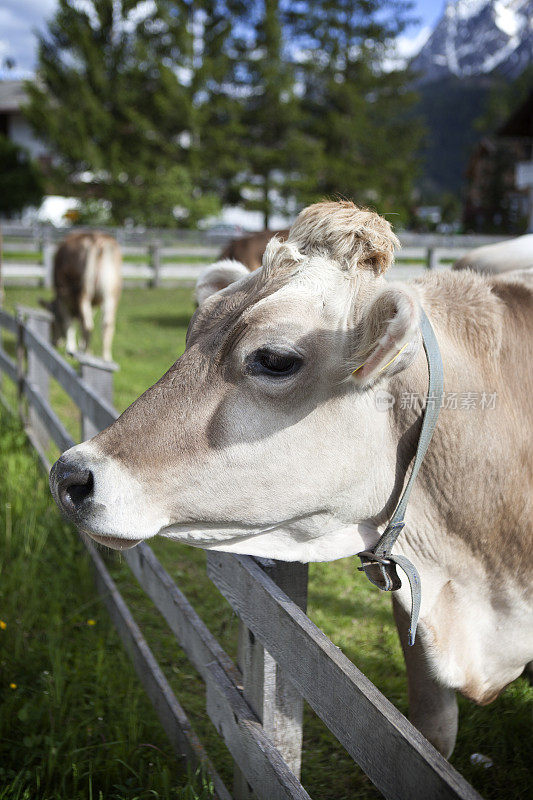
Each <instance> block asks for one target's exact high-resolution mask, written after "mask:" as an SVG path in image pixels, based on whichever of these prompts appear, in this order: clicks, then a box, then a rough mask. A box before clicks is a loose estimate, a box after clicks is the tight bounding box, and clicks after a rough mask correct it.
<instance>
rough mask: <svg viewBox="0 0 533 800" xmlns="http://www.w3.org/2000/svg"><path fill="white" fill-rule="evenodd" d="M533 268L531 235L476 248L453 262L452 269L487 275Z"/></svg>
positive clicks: (532, 234)
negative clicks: (468, 270) (470, 270)
mask: <svg viewBox="0 0 533 800" xmlns="http://www.w3.org/2000/svg"><path fill="white" fill-rule="evenodd" d="M532 267H533V233H528V234H526V235H525V236H518V237H517V238H516V239H508V240H507V241H504V242H496V244H487V245H485V246H484V247H476V248H475V249H474V250H471V251H470V252H469V253H467V254H466V255H465V256H463V257H462V258H460V259H459V260H458V261H456V262H455V264H454V265H453V267H452V269H473V270H474V271H475V272H484V273H485V274H487V275H497V274H498V273H500V272H512V271H513V270H516V269H531V268H532Z"/></svg>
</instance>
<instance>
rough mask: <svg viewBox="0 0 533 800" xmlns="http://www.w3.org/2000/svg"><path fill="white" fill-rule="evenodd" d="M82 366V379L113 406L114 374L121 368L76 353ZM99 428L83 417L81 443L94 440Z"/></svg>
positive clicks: (88, 355) (111, 362)
mask: <svg viewBox="0 0 533 800" xmlns="http://www.w3.org/2000/svg"><path fill="white" fill-rule="evenodd" d="M75 358H77V360H78V363H79V365H80V375H81V377H82V379H83V380H84V381H85V382H86V383H88V384H89V386H90V387H91V388H92V389H94V390H95V392H96V393H97V394H98V396H99V397H101V398H102V399H103V400H106V401H107V402H108V403H109V404H110V405H113V373H115V372H116V371H117V370H118V369H119V366H118V364H115V363H114V362H113V361H103V360H102V359H101V358H96V356H93V355H90V354H89V353H76V354H75ZM99 432H100V430H99V428H98V427H97V426H96V425H95V424H94V422H93V421H92V420H91V419H89V417H87V416H86V415H85V414H83V413H82V415H81V441H82V442H84V441H85V440H86V439H92V437H93V436H96V434H97V433H99Z"/></svg>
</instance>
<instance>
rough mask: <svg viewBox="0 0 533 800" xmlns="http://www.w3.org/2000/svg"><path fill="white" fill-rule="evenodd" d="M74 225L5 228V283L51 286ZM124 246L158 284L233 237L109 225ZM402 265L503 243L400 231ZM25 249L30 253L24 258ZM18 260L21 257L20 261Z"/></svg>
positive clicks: (129, 262) (429, 263) (194, 268)
mask: <svg viewBox="0 0 533 800" xmlns="http://www.w3.org/2000/svg"><path fill="white" fill-rule="evenodd" d="M69 230H72V229H56V228H42V227H41V228H38V227H35V228H29V229H28V228H26V229H24V228H21V227H20V226H7V225H5V224H4V226H3V236H4V246H3V251H4V263H3V268H2V272H3V277H4V281H5V283H6V284H16V283H20V282H22V283H38V284H39V285H42V286H46V287H50V286H51V285H52V264H53V254H54V252H55V248H56V246H57V243H58V241H59V240H60V239H61V238H62V237H63V236H64V235H66V234H67V233H68V232H69ZM108 230H109V232H110V233H112V234H113V235H114V236H115V237H116V238H117V240H118V241H119V243H120V244H121V247H122V253H123V257H124V265H123V276H124V279H125V280H126V282H128V281H134V282H137V283H138V282H139V281H141V282H144V283H146V284H147V285H148V286H151V287H156V286H159V285H161V283H162V282H168V281H178V282H181V281H187V282H189V281H194V280H195V279H196V277H197V276H198V273H199V272H200V270H201V269H202V267H203V266H204V264H206V263H209V262H210V261H214V260H216V259H217V257H218V255H219V254H220V251H221V247H222V245H223V244H225V243H226V242H227V241H228V237H223V236H218V237H210V236H209V234H208V233H206V232H203V231H177V232H176V231H158V230H154V231H144V232H135V231H128V230H127V229H123V228H118V229H117V228H111V229H108ZM400 241H401V244H402V249H401V250H400V252H399V254H398V257H397V259H396V263H397V265H398V266H413V265H417V266H419V267H422V268H423V267H426V268H428V269H439V268H441V267H443V266H445V265H448V264H449V263H450V262H451V261H455V260H457V259H458V258H461V257H462V256H463V255H465V254H466V253H467V252H468V251H469V250H471V249H472V248H473V247H479V246H480V245H484V244H491V243H493V242H496V241H501V237H497V236H479V235H459V234H450V235H444V234H416V233H401V234H400ZM21 250H22V251H23V254H24V256H25V258H24V260H22V259H21V257H20V253H21ZM17 259H18V260H17Z"/></svg>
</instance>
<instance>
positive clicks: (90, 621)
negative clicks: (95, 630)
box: [87, 619, 96, 625]
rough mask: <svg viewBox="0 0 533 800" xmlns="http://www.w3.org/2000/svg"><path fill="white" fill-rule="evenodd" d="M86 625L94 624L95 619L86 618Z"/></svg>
mask: <svg viewBox="0 0 533 800" xmlns="http://www.w3.org/2000/svg"><path fill="white" fill-rule="evenodd" d="M87 625H96V620H95V619H88V620H87Z"/></svg>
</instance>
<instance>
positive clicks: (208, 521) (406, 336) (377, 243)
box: [50, 202, 533, 755]
mask: <svg viewBox="0 0 533 800" xmlns="http://www.w3.org/2000/svg"><path fill="white" fill-rule="evenodd" d="M396 244H397V239H396V237H395V236H394V234H393V233H392V231H391V229H390V225H389V223H388V222H386V221H385V220H384V219H382V218H381V217H379V216H378V215H377V214H374V213H372V212H370V211H365V210H361V209H359V208H357V207H356V206H354V205H353V204H351V203H348V202H341V203H320V204H317V205H314V206H311V207H309V208H307V209H306V210H305V211H303V212H302V213H301V214H300V216H299V217H298V218H297V220H296V222H295V223H294V225H293V227H292V229H291V232H290V236H289V239H288V241H287V242H285V243H282V242H280V241H278V240H276V239H273V240H271V242H270V243H269V245H268V247H267V250H266V253H265V256H264V261H263V267H262V269H260V270H257V271H256V272H254V273H252V274H250V275H248V276H246V277H243V278H242V279H241V280H239V281H238V282H237V283H234V284H233V285H231V286H228V287H227V288H226V289H224V290H222V291H220V292H217V293H216V294H214V295H212V296H211V297H210V298H209V299H208V300H206V301H205V303H204V304H203V305H202V306H200V308H199V309H198V311H197V312H196V314H195V316H194V317H193V319H192V321H191V325H190V328H189V332H188V337H187V347H186V350H185V352H184V354H183V355H182V356H181V358H179V359H178V361H176V363H175V364H174V366H173V367H171V369H170V370H169V371H168V372H167V373H166V374H165V375H164V376H163V377H162V378H161V379H160V380H159V381H158V382H157V383H156V384H155V385H154V386H153V387H152V388H151V389H149V390H148V391H147V392H145V393H144V394H143V395H142V396H141V397H140V398H139V399H138V400H137V401H136V402H135V403H133V405H132V406H130V407H129V408H128V409H127V410H126V411H125V412H124V413H123V414H122V415H121V417H119V419H118V420H117V421H116V422H114V423H113V425H111V426H110V427H109V428H107V429H106V430H104V431H103V432H102V433H100V434H98V435H97V436H95V437H94V438H93V439H91V440H90V441H88V442H85V443H84V444H81V445H78V446H76V447H74V448H72V449H71V450H69V451H68V452H66V453H64V454H63V456H61V458H60V459H59V460H58V461H57V462H56V464H55V466H54V467H53V469H52V472H51V479H50V480H51V488H52V492H53V495H54V497H55V499H56V501H57V502H58V504H59V506H60V507H61V508H62V510H63V511H64V512H65V513H66V514H67V516H68V517H69V518H70V519H72V520H73V521H74V522H75V523H76V524H77V525H79V526H80V528H82V529H83V530H84V531H86V532H87V533H88V534H90V535H91V536H92V537H93V539H95V540H96V541H97V542H100V543H103V544H106V545H108V546H110V547H114V548H116V549H122V548H125V547H132V546H134V545H135V544H136V543H138V542H139V541H140V540H142V539H149V538H150V537H153V536H156V535H157V534H161V535H163V536H167V537H170V538H172V539H176V540H177V541H181V542H186V543H189V544H191V545H193V546H195V547H203V548H206V549H212V550H222V551H229V552H233V553H248V554H251V555H254V556H265V557H267V558H278V559H285V560H289V561H291V560H293V561H322V560H332V559H336V558H341V557H343V556H349V555H352V554H355V553H358V552H360V551H362V550H367V549H368V548H370V547H372V546H373V545H375V543H376V542H377V540H378V538H379V536H380V532H381V531H382V530H383V528H384V527H385V525H386V523H387V521H388V520H389V519H390V517H391V514H392V512H393V510H394V508H395V506H396V503H397V502H398V498H399V496H400V494H401V492H402V489H403V487H404V485H405V482H406V478H407V476H408V474H409V470H410V465H411V463H412V459H413V455H414V452H415V449H416V446H417V442H418V437H419V432H420V424H421V416H422V410H423V408H424V407H425V403H426V399H425V398H426V393H427V390H428V366H427V362H426V357H425V354H424V352H423V349H422V346H421V334H420V326H419V322H420V315H421V309H424V311H425V313H426V315H427V317H428V318H429V320H430V322H431V324H432V326H433V329H434V331H435V334H436V337H437V340H438V343H439V346H440V350H441V353H442V359H443V363H444V384H445V396H444V406H443V408H442V409H441V411H440V415H439V418H438V422H437V426H436V429H435V432H434V435H433V438H432V440H431V444H430V446H429V450H428V452H427V454H426V457H425V459H424V461H423V464H422V468H421V470H420V473H419V475H418V478H417V481H416V483H415V485H414V490H413V492H412V495H411V499H410V503H409V506H408V509H407V516H406V527H405V529H404V531H403V532H402V534H401V535H400V537H399V539H398V542H397V552H398V553H399V554H400V555H402V554H403V555H404V556H405V557H407V558H409V559H410V560H411V561H412V562H413V563H414V564H415V565H416V567H417V568H418V571H419V573H420V577H421V582H422V607H421V614H420V624H419V629H418V635H417V640H416V643H415V644H414V646H413V647H408V646H407V645H406V635H405V634H406V628H407V622H408V613H409V610H410V596H409V588H408V586H407V585H406V582H404V585H403V586H402V587H401V588H400V589H399V590H397V591H395V592H394V613H395V617H396V621H397V625H398V628H399V631H400V633H401V640H402V645H403V646H404V648H405V658H406V664H407V672H408V681H409V703H410V716H411V719H412V721H413V722H414V724H415V725H417V726H418V727H419V729H420V730H421V731H422V732H423V733H424V734H425V735H426V736H427V737H428V738H429V739H430V740H431V741H432V742H433V743H434V744H435V745H436V746H437V747H438V748H439V749H440V750H441V751H442V752H443V753H444V754H446V755H447V754H449V753H450V752H451V750H452V749H453V746H454V742H455V736H456V730H457V705H456V699H455V692H456V691H460V692H461V693H462V694H464V695H465V696H466V697H468V698H470V699H471V700H474V701H475V702H477V703H488V702H490V701H491V700H493V699H494V698H495V697H497V695H498V694H499V693H500V692H501V691H502V689H503V688H504V687H505V686H506V685H507V684H508V683H509V682H510V681H512V680H514V679H515V678H516V677H517V676H518V675H520V673H521V672H522V670H523V669H524V665H525V664H526V663H527V662H528V661H530V660H531V659H532V658H533V613H532V611H533V536H532V528H533V491H532V489H533V464H532V448H531V442H532V441H533V403H532V402H531V397H532V396H533V382H532V369H531V365H532V364H533V275H531V274H529V276H528V275H527V273H524V274H523V275H518V276H517V275H516V273H515V274H513V275H512V276H499V277H497V278H487V277H485V276H480V275H476V274H475V273H473V272H469V271H464V272H452V271H446V272H438V273H430V274H428V275H426V276H425V277H423V278H421V279H418V280H415V281H413V282H411V283H408V284H401V283H397V284H394V283H387V282H386V281H385V277H384V273H385V271H386V270H387V268H388V267H389V266H390V264H391V263H392V259H393V251H394V247H395V245H396ZM384 397H385V398H386V399H387V402H385V403H384V402H383V398H384Z"/></svg>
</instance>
